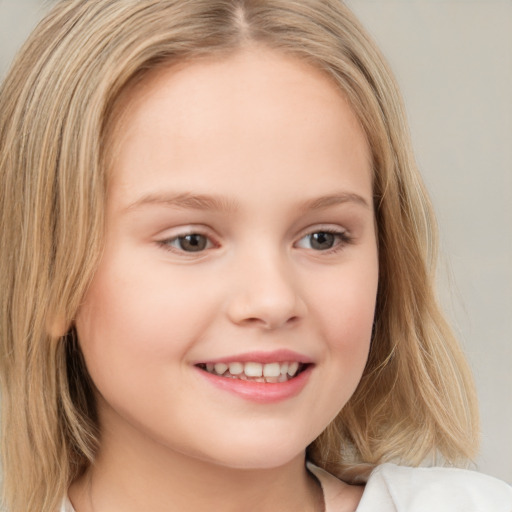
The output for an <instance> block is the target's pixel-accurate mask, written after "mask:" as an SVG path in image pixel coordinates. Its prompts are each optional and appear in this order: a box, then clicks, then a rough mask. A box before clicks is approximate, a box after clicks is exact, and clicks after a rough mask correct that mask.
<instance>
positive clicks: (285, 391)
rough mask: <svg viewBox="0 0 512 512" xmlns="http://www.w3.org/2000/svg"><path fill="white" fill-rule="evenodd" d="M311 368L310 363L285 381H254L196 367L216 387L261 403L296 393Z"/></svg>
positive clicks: (287, 397) (285, 398) (283, 398)
mask: <svg viewBox="0 0 512 512" xmlns="http://www.w3.org/2000/svg"><path fill="white" fill-rule="evenodd" d="M312 370H313V365H311V364H310V365H308V367H307V368H306V369H305V370H304V371H302V372H301V373H299V374H298V375H297V376H296V377H294V378H293V379H290V380H287V381H286V382H254V381H250V380H241V379H231V378H229V377H221V376H219V375H214V374H213V373H208V372H206V371H204V370H202V369H200V368H197V371H198V372H199V373H200V374H201V375H202V376H203V378H205V379H206V380H207V381H208V382H209V383H210V384H213V385H214V386H216V387H217V388H219V389H221V390H223V391H228V392H230V393H233V394H235V395H238V396H239V397H241V398H243V399H244V400H249V401H251V402H257V403H262V404H271V403H276V402H281V401H283V400H288V399H289V398H292V397H294V396H296V395H298V394H299V393H300V392H301V391H302V389H303V388H304V386H305V385H306V383H307V381H308V379H309V376H310V375H311V372H312Z"/></svg>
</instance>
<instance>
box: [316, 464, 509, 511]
mask: <svg viewBox="0 0 512 512" xmlns="http://www.w3.org/2000/svg"><path fill="white" fill-rule="evenodd" d="M310 469H311V470H312V471H313V473H314V474H315V476H316V477H317V478H318V480H319V481H320V484H321V485H322V489H323V491H324V501H325V512H337V510H339V509H340V508H341V506H342V502H341V501H340V499H339V497H338V495H339V492H340V490H341V487H342V486H343V483H342V482H340V480H338V479H337V478H336V477H334V476H333V475H331V474H329V473H327V472H326V471H323V470H322V469H320V468H316V467H314V466H313V467H312V466H310ZM337 497H338V499H337ZM356 512H512V487H510V486H509V485H507V484H506V483H505V482H502V481H501V480H497V479H496V478H492V477H490V476H487V475H483V474H481V473H477V472H476V471H467V470H463V469H455V468H410V467H405V466H396V465H395V464H382V465H381V466H377V468H375V469H374V471H373V472H372V474H371V475H370V478H369V479H368V482H367V483H366V487H365V490H364V493H363V497H362V499H361V502H360V503H359V506H358V507H357V510H356Z"/></svg>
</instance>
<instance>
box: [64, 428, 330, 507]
mask: <svg viewBox="0 0 512 512" xmlns="http://www.w3.org/2000/svg"><path fill="white" fill-rule="evenodd" d="M128 437H129V441H128V439H127V438H125V436H123V435H119V432H116V435H115V436H113V435H112V436H109V435H108V432H107V433H104V436H103V437H102V440H101V450H100V452H99V453H98V456H97V458H96V460H95V463H94V465H93V466H92V467H91V468H90V469H89V470H88V472H87V473H86V474H85V475H84V476H83V477H82V478H80V479H79V480H77V481H76V482H75V483H74V484H73V485H72V486H71V488H70V491H69V495H70V499H71V501H72V503H73V505H74V507H75V509H76V511H77V512H107V511H108V512H118V511H119V512H121V511H123V512H132V511H133V512H135V511H137V512H138V511H140V510H151V511H154V512H168V511H169V510H180V512H197V511H203V510H208V511H209V512H217V511H218V512H220V511H222V512H235V511H236V512H239V511H240V510H244V511H245V512H256V511H257V512H271V511H272V512H274V511H275V510H279V511H280V512H291V511H296V510H301V511H308V512H309V511H311V512H319V511H322V510H323V497H322V491H321V488H320V486H319V484H318V482H317V481H316V479H314V477H312V476H311V475H310V474H309V473H308V472H307V470H306V467H305V460H304V454H303V453H302V454H299V455H298V456H296V457H295V458H294V459H293V460H291V461H289V462H287V463H285V464H283V465H281V466H279V467H275V468H264V469H239V468H232V467H226V466H222V465H218V464H215V463H213V462H210V461H204V460H201V459H198V458H194V457H190V456H187V455H184V454H182V453H179V452H176V451H172V450H170V449H168V448H167V447H164V446H162V445H161V444H158V443H155V442H151V441H148V440H147V439H144V440H141V439H134V438H133V436H128Z"/></svg>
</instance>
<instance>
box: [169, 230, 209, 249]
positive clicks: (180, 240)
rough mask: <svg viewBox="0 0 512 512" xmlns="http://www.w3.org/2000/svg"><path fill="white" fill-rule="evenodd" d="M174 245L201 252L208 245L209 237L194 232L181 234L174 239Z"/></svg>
mask: <svg viewBox="0 0 512 512" xmlns="http://www.w3.org/2000/svg"><path fill="white" fill-rule="evenodd" d="M174 242H175V243H174V244H171V245H174V246H176V245H177V246H178V247H179V248H180V249H181V250H182V251H185V252H199V251H204V250H205V249H206V247H207V246H208V238H206V237H205V236H204V235H199V234H197V233H193V234H190V235H184V236H179V237H177V238H175V240H174Z"/></svg>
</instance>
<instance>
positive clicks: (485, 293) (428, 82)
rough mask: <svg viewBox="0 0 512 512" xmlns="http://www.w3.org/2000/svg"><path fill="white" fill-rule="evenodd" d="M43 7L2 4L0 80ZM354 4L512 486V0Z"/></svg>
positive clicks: (490, 454) (20, 0)
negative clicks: (395, 85) (432, 213)
mask: <svg viewBox="0 0 512 512" xmlns="http://www.w3.org/2000/svg"><path fill="white" fill-rule="evenodd" d="M91 1H93V0H91ZM44 3H45V4H46V5H48V4H49V3H50V2H48V1H47V2H43V1H37V0H0V76H4V74H5V72H6V70H7V67H8V65H9V62H10V60H11V58H12V56H13V55H14V53H15V51H16V50H17V49H18V47H19V45H20V44H21V42H22V41H23V40H24V38H25V37H26V36H27V34H28V33H29V31H30V29H31V27H33V26H34V24H35V23H36V22H37V20H38V19H39V17H40V16H41V14H42V13H43V12H44V6H43V4H44ZM348 3H349V5H350V6H351V7H352V8H353V9H354V11H355V12H356V13H357V14H358V15H359V17H360V18H361V20H362V21H363V23H364V24H365V25H366V27H367V28H368V29H369V30H370V32H371V33H372V34H373V36H374V37H375V38H376V40H377V42H378V43H379V45H380V47H381V48H382V49H383V51H384V53H385V54H386V56H387V57H388V59H389V61H390V63H391V65H392V67H393V69H394V71H395V73H396V75H397V78H398V81H399V83H400V85H401V87H402V91H403V94H404V96H405V101H406V105H407V109H408V113H409V119H410V124H411V131H412V135H413V141H414V146H415V149H416V154H417V158H418V161H419V164H420V168H421V169H422V172H423V175H424V178H425V181H426V183H427V186H428V188H429V190H430V192H431V195H432V198H433V201H434V205H435V207H436V210H437V214H438V219H439V224H440V230H441V243H442V246H441V249H442V254H441V261H440V272H439V294H440V297H441V300H442V302H443V304H444V306H445V309H446V311H447V313H448V315H449V317H450V319H451V321H452V323H453V326H454V328H455V330H456V332H457V334H458V335H459V338H460V339H461V341H462V343H463V345H464V347H465V350H466V352H467V354H468V356H469V358H470V361H471V363H472V366H473V369H474V372H475V377H476V382H477V387H478V392H479V397H480V407H481V413H482V451H481V455H480V457H479V459H478V460H477V465H478V468H479V469H480V470H482V471H484V472H486V473H489V474H491V475H495V476H497V477H499V478H502V479H504V480H506V481H508V482H509V483H512V441H511V432H512V405H511V401H512V370H511V367H512V100H511V91H512V1H511V0H349V1H348Z"/></svg>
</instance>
